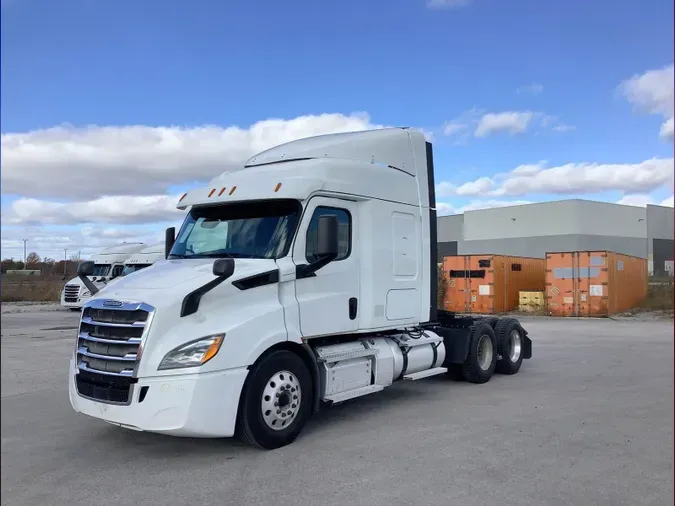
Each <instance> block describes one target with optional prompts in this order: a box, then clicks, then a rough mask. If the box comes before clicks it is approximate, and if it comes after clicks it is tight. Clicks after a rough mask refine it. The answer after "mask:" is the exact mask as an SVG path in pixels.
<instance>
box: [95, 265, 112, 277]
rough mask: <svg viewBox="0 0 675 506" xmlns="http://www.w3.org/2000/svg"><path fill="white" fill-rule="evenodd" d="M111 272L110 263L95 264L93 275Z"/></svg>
mask: <svg viewBox="0 0 675 506" xmlns="http://www.w3.org/2000/svg"><path fill="white" fill-rule="evenodd" d="M108 274H110V265H108V264H94V274H92V276H96V277H100V276H107V275H108Z"/></svg>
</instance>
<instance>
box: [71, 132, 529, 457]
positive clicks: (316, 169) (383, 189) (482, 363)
mask: <svg viewBox="0 0 675 506" xmlns="http://www.w3.org/2000/svg"><path fill="white" fill-rule="evenodd" d="M178 207H179V208H180V209H188V208H189V211H188V213H187V216H186V218H185V221H184V223H183V225H182V227H181V229H180V231H179V233H178V236H177V238H174V236H175V231H174V229H168V230H167V238H166V239H167V240H166V250H167V260H162V261H160V262H157V263H156V264H155V265H154V266H153V268H152V269H148V270H145V271H141V272H138V273H136V274H134V275H133V276H129V277H128V278H122V279H120V280H119V281H117V282H116V283H115V284H114V285H112V286H109V287H108V288H107V289H106V290H105V292H104V293H101V294H99V295H94V296H93V297H92V298H91V299H90V300H89V301H87V302H86V304H85V306H84V310H83V312H82V317H81V322H80V325H79V331H78V332H79V333H78V336H77V340H76V341H77V344H76V346H75V349H74V352H73V357H72V359H71V363H70V374H69V377H70V382H69V385H70V386H69V394H70V402H71V404H72V407H73V408H74V409H75V410H76V411H78V412H80V413H84V414H86V415H89V416H92V417H95V418H99V419H101V420H105V421H107V422H109V423H112V424H116V425H119V426H121V427H125V428H129V429H134V430H140V431H149V432H156V433H163V434H170V435H176V436H192V437H229V436H233V435H237V436H239V437H241V438H242V439H243V440H245V441H248V442H250V443H252V444H254V445H257V446H259V447H262V448H266V449H273V448H278V447H281V446H283V445H286V444H289V443H291V442H292V441H293V440H294V439H295V438H296V437H297V436H298V435H299V434H300V432H301V430H302V428H303V427H304V426H305V424H306V423H307V421H308V419H309V418H310V416H311V415H312V414H313V413H315V412H316V411H317V410H318V409H319V407H320V406H321V404H322V403H337V402H342V401H346V400H348V399H352V398H355V397H360V396H363V395H367V394H372V393H375V392H378V391H381V390H382V389H384V388H386V387H388V386H390V385H391V384H392V383H393V382H395V381H397V380H419V379H422V378H425V377H428V376H432V375H436V374H446V373H448V374H449V375H450V376H455V375H456V376H458V377H459V378H463V379H464V380H466V381H469V382H473V383H485V382H487V381H488V380H489V379H490V378H491V376H492V375H493V372H495V371H497V372H500V373H504V374H514V373H516V372H518V370H519V369H520V367H521V363H522V360H523V359H524V358H530V357H531V355H532V342H531V340H530V339H529V337H528V336H527V332H526V331H525V330H524V329H523V327H522V326H521V325H520V324H519V322H518V321H517V320H516V319H513V318H483V319H481V318H476V317H460V316H456V315H454V314H452V313H448V312H445V311H442V310H437V307H436V303H437V282H438V278H437V258H436V257H437V244H436V242H437V241H436V211H435V194H434V169H433V156H432V146H431V144H430V143H428V142H426V141H425V138H424V136H423V134H422V133H420V132H417V131H414V130H411V129H407V128H392V129H382V130H373V131H366V132H357V133H346V134H334V135H325V136H318V137H312V138H307V139H302V140H299V141H294V142H290V143H287V144H284V145H281V146H278V147H275V148H272V149H269V150H267V151H264V152H262V153H260V154H258V155H256V156H254V157H252V158H251V159H249V160H248V161H247V162H246V164H245V165H244V166H243V167H242V168H241V169H239V170H234V171H230V172H225V173H224V174H222V175H221V176H219V177H217V178H215V179H214V180H212V181H211V183H210V184H209V185H208V186H207V187H205V188H198V189H194V190H191V191H190V192H189V193H187V194H185V195H183V197H182V198H181V199H180V201H179V203H178ZM94 268H95V266H94V264H93V263H92V262H85V263H83V264H81V265H80V266H79V273H80V275H81V276H82V279H83V281H84V282H86V283H90V281H89V280H88V278H87V276H90V275H91V274H92V272H93V270H94ZM85 280H86V281H85Z"/></svg>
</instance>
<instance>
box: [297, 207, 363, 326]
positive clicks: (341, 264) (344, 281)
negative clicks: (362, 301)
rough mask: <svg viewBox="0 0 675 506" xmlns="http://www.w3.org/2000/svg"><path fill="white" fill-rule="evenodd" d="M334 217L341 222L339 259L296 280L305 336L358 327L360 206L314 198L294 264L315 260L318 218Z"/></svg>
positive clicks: (300, 237) (300, 234) (299, 240)
mask: <svg viewBox="0 0 675 506" xmlns="http://www.w3.org/2000/svg"><path fill="white" fill-rule="evenodd" d="M331 214H332V215H335V216H336V217H337V219H338V237H339V253H338V256H337V258H336V259H335V260H334V261H332V262H331V263H329V264H328V265H326V266H325V267H323V268H322V269H319V270H318V271H317V272H316V273H315V275H313V276H309V277H304V278H298V279H296V281H295V294H296V298H297V300H298V305H299V309H300V330H301V332H302V335H303V336H305V337H310V336H318V335H326V334H335V333H340V332H350V331H353V330H356V329H357V328H358V314H359V311H361V308H360V307H359V248H358V241H357V237H358V219H357V204H356V203H355V202H350V201H347V200H341V199H333V198H326V197H314V198H312V199H311V200H310V201H309V203H308V206H307V208H306V210H305V212H304V214H303V218H302V223H301V224H300V228H299V230H298V235H297V240H296V241H295V245H294V248H293V261H294V262H295V264H296V265H302V264H308V263H310V262H312V261H313V260H315V258H316V257H315V254H314V252H315V248H316V237H317V236H316V227H317V223H318V219H319V217H320V216H323V215H331Z"/></svg>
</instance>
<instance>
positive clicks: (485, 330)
mask: <svg viewBox="0 0 675 506" xmlns="http://www.w3.org/2000/svg"><path fill="white" fill-rule="evenodd" d="M496 365H497V338H496V337H495V333H494V331H493V330H492V327H491V326H490V325H489V324H488V323H478V324H477V325H475V326H474V327H473V329H472V331H471V334H470V337H469V354H468V356H467V358H466V362H464V365H463V366H462V376H463V378H464V380H465V381H468V382H470V383H487V382H488V381H490V378H491V377H492V374H493V373H494V370H495V366H496Z"/></svg>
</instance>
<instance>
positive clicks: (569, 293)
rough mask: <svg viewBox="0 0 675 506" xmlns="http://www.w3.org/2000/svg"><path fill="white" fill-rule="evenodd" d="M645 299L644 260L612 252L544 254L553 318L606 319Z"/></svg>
mask: <svg viewBox="0 0 675 506" xmlns="http://www.w3.org/2000/svg"><path fill="white" fill-rule="evenodd" d="M646 296H647V260H646V259H644V258H637V257H632V256H628V255H621V254H619V253H613V252H611V251H571V252H565V253H547V254H546V306H547V308H548V312H549V313H550V314H551V315H552V316H608V315H611V314H614V313H620V312H622V311H627V310H629V309H632V308H634V307H637V306H638V305H639V304H640V303H641V302H642V301H643V300H644V298H645V297H646Z"/></svg>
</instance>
